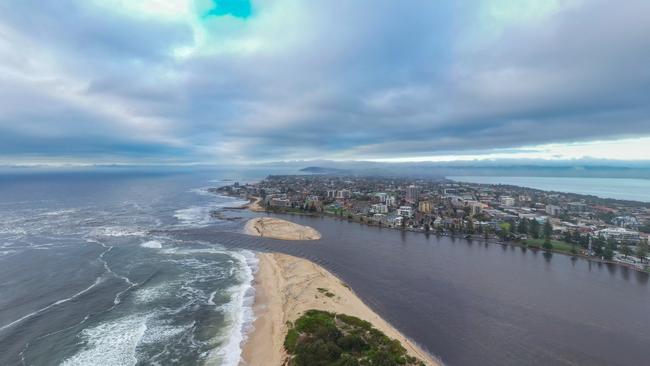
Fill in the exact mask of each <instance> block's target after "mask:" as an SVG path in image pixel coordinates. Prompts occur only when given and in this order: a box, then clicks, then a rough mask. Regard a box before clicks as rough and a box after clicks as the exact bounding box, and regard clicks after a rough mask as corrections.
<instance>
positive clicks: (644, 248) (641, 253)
mask: <svg viewBox="0 0 650 366" xmlns="http://www.w3.org/2000/svg"><path fill="white" fill-rule="evenodd" d="M636 256H637V257H638V258H639V260H640V261H641V263H644V262H645V260H646V257H647V256H648V244H647V243H645V242H641V243H639V246H638V247H637V248H636Z"/></svg>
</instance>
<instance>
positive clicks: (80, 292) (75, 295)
mask: <svg viewBox="0 0 650 366" xmlns="http://www.w3.org/2000/svg"><path fill="white" fill-rule="evenodd" d="M101 282H102V277H97V278H96V279H95V282H94V283H93V284H91V285H90V286H88V287H86V288H85V289H83V290H81V291H79V292H77V293H76V294H74V295H72V296H70V297H67V298H65V299H61V300H57V301H55V302H53V303H51V304H50V305H48V306H46V307H44V308H41V309H39V310H36V311H34V312H31V313H29V314H27V315H25V316H23V317H21V318H19V319H16V320H14V321H13V322H11V323H9V324H6V325H3V326H1V327H0V331H3V330H5V329H7V328H11V327H13V326H14V325H16V324H18V323H20V322H22V321H24V320H27V319H29V318H31V317H34V316H36V315H39V314H42V313H43V312H45V311H47V310H49V309H51V308H53V307H55V306H57V305H61V304H63V303H66V302H68V301H71V300H74V299H76V298H78V297H79V296H81V295H83V294H85V293H86V292H88V291H90V290H92V289H93V288H95V287H96V286H97V285H99V284H100V283H101Z"/></svg>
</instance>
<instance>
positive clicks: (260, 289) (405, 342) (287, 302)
mask: <svg viewBox="0 0 650 366" xmlns="http://www.w3.org/2000/svg"><path fill="white" fill-rule="evenodd" d="M256 255H257V258H258V260H259V262H258V270H257V273H255V276H254V288H255V291H256V292H255V302H254V304H253V311H254V313H255V317H256V319H255V321H254V322H253V326H252V329H251V332H250V333H249V334H248V335H247V337H246V339H247V341H245V342H244V343H243V345H242V353H241V361H240V363H239V365H240V366H257V365H265V366H274V365H278V366H280V365H282V364H283V362H284V360H285V359H286V356H287V354H286V352H285V350H284V338H285V336H286V333H287V330H288V327H287V322H293V321H295V320H296V319H297V318H299V317H300V316H301V315H302V314H303V313H304V312H305V311H307V310H310V309H317V310H325V311H330V312H335V313H343V314H348V315H352V316H356V317H359V318H361V319H363V320H366V321H369V322H370V323H372V324H373V326H374V327H375V328H377V329H379V330H381V331H382V332H384V333H385V334H386V335H387V336H388V337H390V338H392V339H397V340H399V341H400V343H401V344H402V346H403V347H404V348H406V350H407V352H408V353H409V355H411V356H414V357H417V358H418V359H420V360H422V361H423V362H424V363H425V364H426V365H431V366H433V365H436V366H437V365H442V362H440V361H439V360H436V359H435V358H434V357H433V356H431V355H429V354H428V353H427V352H426V351H424V350H422V349H421V348H420V347H419V346H418V345H417V344H415V343H414V342H413V341H411V340H410V339H408V338H407V337H405V336H404V335H402V334H401V333H400V332H399V331H398V330H397V329H395V328H394V327H392V326H391V325H390V324H389V323H388V322H386V321H385V320H384V319H383V318H381V317H380V316H379V315H377V314H376V313H375V312H374V311H373V310H371V309H370V308H369V307H368V306H367V305H366V304H364V303H363V302H362V301H361V299H359V298H358V297H357V296H356V294H355V293H354V292H353V291H352V289H350V288H349V287H348V286H347V285H346V284H345V283H343V282H342V281H341V280H340V279H339V278H338V277H336V276H335V275H333V274H332V273H330V272H329V271H327V270H326V269H324V268H322V267H320V266H318V265H317V264H315V263H313V262H311V261H309V260H306V259H302V258H297V257H293V256H290V255H286V254H280V253H260V252H258V253H256Z"/></svg>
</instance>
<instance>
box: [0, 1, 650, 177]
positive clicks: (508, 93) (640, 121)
mask: <svg viewBox="0 0 650 366" xmlns="http://www.w3.org/2000/svg"><path fill="white" fill-rule="evenodd" d="M649 65H650V2H649V1H647V0H627V1H625V4H622V3H620V2H615V1H610V0H606V1H605V0H529V1H525V0H492V1H480V0H476V1H444V0H437V1H431V0H422V1H393V0H390V1H389V0H355V1H350V0H309V1H304V0H300V1H299V0H167V1H164V0H139V1H132V0H59V1H36V0H3V1H2V2H0V101H1V102H0V164H10V165H11V164H17V165H20V164H220V163H225V162H228V163H233V162H235V163H241V164H248V163H258V162H271V161H287V160H309V159H330V160H342V161H343V160H368V161H386V162H408V161H454V160H484V159H488V160H498V159H546V160H562V159H587V158H590V159H606V160H607V159H610V160H650V67H649Z"/></svg>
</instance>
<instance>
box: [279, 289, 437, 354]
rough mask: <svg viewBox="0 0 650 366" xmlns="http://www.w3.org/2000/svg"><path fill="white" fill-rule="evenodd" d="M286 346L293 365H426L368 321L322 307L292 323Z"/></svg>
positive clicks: (310, 311)
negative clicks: (322, 308)
mask: <svg viewBox="0 0 650 366" xmlns="http://www.w3.org/2000/svg"><path fill="white" fill-rule="evenodd" d="M319 291H320V289H319ZM326 291H327V290H326ZM284 347H285V349H286V350H287V353H288V354H289V360H288V365H291V366H365V365H368V366H371V365H377V366H392V365H404V366H411V365H424V363H423V362H422V361H420V360H418V359H416V358H414V357H411V356H409V355H408V354H407V353H406V349H405V348H404V347H403V346H402V345H401V344H400V342H399V341H397V340H392V339H390V338H388V337H387V336H386V335H385V334H383V333H382V332H380V331H379V330H377V329H375V328H374V327H373V326H372V325H371V324H370V323H368V322H367V321H365V320H361V319H359V318H356V317H353V316H349V315H345V314H334V313H330V312H326V311H320V310H309V311H307V312H306V313H305V315H303V316H302V317H300V318H299V319H298V320H296V322H295V324H293V326H290V328H289V331H288V333H287V337H286V338H285V341H284Z"/></svg>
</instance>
